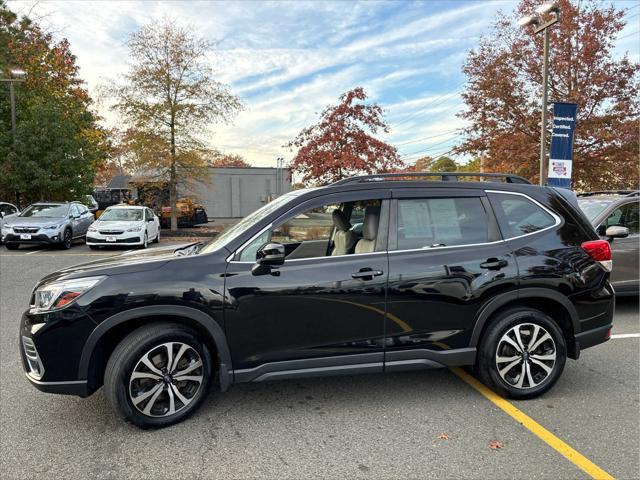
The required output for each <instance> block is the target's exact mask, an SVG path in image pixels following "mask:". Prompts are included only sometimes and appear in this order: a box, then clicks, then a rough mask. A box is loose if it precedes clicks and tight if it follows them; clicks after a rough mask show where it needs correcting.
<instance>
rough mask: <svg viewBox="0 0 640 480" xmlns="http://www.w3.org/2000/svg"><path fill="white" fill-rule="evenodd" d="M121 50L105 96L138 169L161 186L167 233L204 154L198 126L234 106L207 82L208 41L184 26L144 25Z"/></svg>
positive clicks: (222, 88) (222, 89)
mask: <svg viewBox="0 0 640 480" xmlns="http://www.w3.org/2000/svg"><path fill="white" fill-rule="evenodd" d="M128 46H129V58H130V62H129V71H128V72H127V73H126V74H125V75H124V81H123V82H122V83H121V84H115V85H114V86H112V87H108V88H107V93H108V94H110V95H111V96H112V97H113V98H115V105H114V107H113V108H114V109H115V111H117V112H119V113H120V114H121V116H122V119H123V120H124V123H125V124H126V126H127V127H128V128H129V132H130V134H131V136H132V138H133V141H132V142H131V143H130V145H131V146H132V148H133V149H134V153H135V157H136V158H137V160H138V167H142V168H145V169H146V170H147V171H150V172H153V173H154V175H155V176H156V177H157V178H158V179H161V180H163V181H166V182H167V185H168V187H169V198H170V205H171V229H172V230H175V229H177V227H178V222H177V208H176V202H177V198H178V185H179V184H181V185H184V184H186V183H188V182H189V181H191V180H194V179H197V178H198V177H202V175H203V174H204V172H206V168H207V159H208V158H209V157H210V155H211V153H212V149H211V148H210V147H209V145H208V141H207V139H206V135H205V134H206V127H207V126H208V125H210V124H211V123H213V122H220V121H221V122H227V121H229V120H230V119H231V118H232V117H233V116H234V115H235V114H236V113H237V112H238V111H239V110H241V108H242V103H241V101H240V99H239V98H238V97H236V96H235V95H233V94H232V93H231V92H230V91H229V89H228V87H227V86H226V85H224V84H222V83H220V82H218V81H216V80H215V79H214V76H213V71H212V69H211V67H210V65H209V62H208V55H209V54H210V53H211V51H212V48H213V44H212V43H211V42H210V41H209V40H207V39H204V38H200V37H198V36H197V35H196V34H194V33H193V32H192V30H191V29H190V28H187V27H182V26H179V25H177V24H176V23H174V22H172V21H170V20H168V19H164V20H162V21H156V22H152V23H150V24H149V25H147V26H144V27H142V28H141V29H140V30H139V31H138V32H136V33H134V34H133V35H132V36H131V37H130V39H129V43H128Z"/></svg>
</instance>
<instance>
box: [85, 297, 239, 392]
mask: <svg viewBox="0 0 640 480" xmlns="http://www.w3.org/2000/svg"><path fill="white" fill-rule="evenodd" d="M153 316H165V317H166V316H176V317H182V318H187V319H189V320H191V321H193V322H196V323H197V324H198V325H199V326H201V327H202V328H204V329H205V330H206V331H207V333H208V334H209V335H210V337H211V339H212V340H213V342H214V343H215V346H216V349H217V353H218V357H219V358H220V365H219V367H220V368H219V372H218V375H219V381H220V389H221V390H222V391H223V392H224V391H226V390H227V389H228V388H229V385H230V383H231V378H232V377H231V375H232V371H233V365H232V363H231V353H230V351H229V346H228V345H227V339H226V336H225V334H224V332H223V330H222V328H221V327H220V325H219V324H218V322H216V321H215V320H214V319H213V317H211V316H210V315H208V314H206V313H204V312H202V311H200V310H198V309H195V308H191V307H185V306H181V305H151V306H146V307H137V308H132V309H130V310H125V311H122V312H119V313H116V314H115V315H112V316H111V317H109V318H107V319H106V320H104V321H103V322H102V323H100V324H99V325H98V326H97V327H96V328H95V329H94V330H93V331H92V332H91V334H90V335H89V338H88V339H87V341H86V342H85V344H84V347H83V348H82V355H81V357H80V364H79V366H78V379H81V380H87V379H88V377H89V368H90V365H91V359H92V357H93V353H94V351H95V348H96V345H97V344H98V342H99V341H100V339H101V338H103V336H104V335H105V334H106V333H107V332H109V331H110V330H111V329H112V328H114V327H116V326H118V325H121V324H123V323H126V322H128V321H130V320H136V319H140V318H144V317H153Z"/></svg>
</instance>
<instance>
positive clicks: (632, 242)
mask: <svg viewBox="0 0 640 480" xmlns="http://www.w3.org/2000/svg"><path fill="white" fill-rule="evenodd" d="M578 204H579V205H580V208H582V210H583V211H584V213H585V215H586V216H587V218H588V219H589V221H591V223H592V224H593V226H594V228H595V229H596V232H598V235H599V236H600V238H602V239H604V240H608V241H609V243H610V244H611V253H612V256H613V263H614V265H615V269H614V270H613V272H611V284H612V285H613V288H614V289H615V291H616V295H619V296H629V295H638V294H639V293H640V272H639V267H640V214H639V213H638V210H639V207H640V192H638V190H613V191H611V190H609V191H602V192H589V193H582V194H580V195H578Z"/></svg>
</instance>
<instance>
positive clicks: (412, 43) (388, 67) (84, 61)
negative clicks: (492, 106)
mask: <svg viewBox="0 0 640 480" xmlns="http://www.w3.org/2000/svg"><path fill="white" fill-rule="evenodd" d="M614 3H615V4H616V6H618V7H620V8H628V9H631V10H630V11H629V13H628V15H627V16H628V17H629V23H628V25H627V26H626V28H625V30H623V31H622V32H621V33H620V35H619V38H620V40H619V41H618V42H617V44H616V54H622V53H623V52H624V51H629V53H630V55H631V57H632V58H633V59H634V60H636V61H638V60H639V59H640V53H639V51H640V33H638V31H639V29H640V17H639V16H638V15H636V14H637V13H640V8H637V7H638V5H639V3H638V1H637V0H634V1H624V0H623V1H616V2H614ZM515 5H516V4H515V2H512V1H506V0H504V1H501V0H495V1H426V2H408V1H407V2H403V1H393V2H391V1H390V2H376V1H363V2H347V1H338V2H320V1H316V2H303V1H292V2H258V1H242V2H241V1H236V2H222V1H217V2H201V1H179V2H177V1H173V2H169V1H164V2H158V1H127V2H122V1H115V0H112V1H101V2H91V1H49V2H40V3H35V2H33V1H26V2H20V1H15V0H13V1H11V2H10V7H11V8H13V9H14V10H15V11H19V12H27V11H29V9H31V8H33V16H35V17H40V18H41V22H42V23H43V24H44V25H45V26H46V27H47V28H49V29H51V30H53V31H55V32H56V35H58V36H59V37H62V36H64V37H67V38H68V39H69V41H70V42H71V48H72V51H73V52H74V53H75V54H76V55H77V57H78V63H79V65H80V67H81V76H82V77H83V78H84V79H85V80H86V81H87V85H88V88H89V90H90V92H95V89H96V87H97V86H98V85H99V84H100V83H105V82H108V81H109V79H113V78H117V76H118V74H119V73H121V72H123V71H124V70H125V69H126V64H125V60H126V55H127V51H126V47H125V42H126V39H127V37H128V35H129V34H130V33H132V32H133V31H135V30H136V29H137V28H139V27H140V26H141V25H144V24H145V23H146V22H148V21H149V19H151V18H160V17H162V16H164V15H168V16H170V17H175V18H177V19H178V20H179V21H181V22H183V23H185V24H189V25H192V26H193V28H194V29H195V30H197V31H198V32H199V33H200V34H201V35H203V36H206V37H208V38H211V39H214V40H217V41H219V44H218V50H217V51H216V53H215V55H213V56H212V62H213V63H214V66H215V69H216V72H217V74H218V77H219V79H220V80H221V81H223V82H225V83H229V84H230V85H231V87H232V90H233V91H234V92H235V93H236V94H238V95H240V96H241V97H242V98H243V100H244V101H245V103H246V109H245V111H244V112H242V113H241V114H240V115H239V116H238V117H237V118H236V119H235V121H234V122H233V124H232V125H214V126H212V128H211V143H212V145H213V146H214V147H216V148H218V149H219V150H221V151H224V152H229V153H239V154H242V155H243V156H245V157H246V158H247V159H248V160H249V161H250V163H252V164H254V165H256V166H273V165H275V159H276V157H278V156H284V157H285V159H286V160H289V159H291V157H292V154H291V153H290V152H289V151H288V150H286V149H284V148H282V147H281V146H282V145H283V144H284V143H286V142H287V141H288V140H290V139H292V138H293V137H294V136H295V135H296V134H297V133H298V132H299V131H300V129H301V128H303V127H305V126H307V125H309V124H311V123H312V122H314V121H315V120H316V119H317V118H318V112H320V111H321V110H322V108H323V107H324V106H326V105H328V104H333V103H336V101H337V97H338V96H339V95H340V94H341V93H342V92H344V91H346V90H348V89H350V88H352V87H354V86H357V85H361V86H363V87H364V88H365V89H366V90H367V92H368V94H369V95H370V98H371V100H372V101H375V102H378V103H379V104H380V105H381V106H382V107H383V108H384V110H385V113H386V119H387V120H388V122H389V124H390V126H391V127H392V131H391V133H390V134H389V135H384V138H385V140H387V141H389V142H390V143H392V144H394V145H397V146H398V149H399V151H400V153H401V155H402V156H403V159H404V160H405V161H406V162H407V163H412V162H413V161H415V159H417V158H419V157H420V156H423V155H432V156H435V155H438V154H442V153H444V152H446V151H447V150H449V149H450V148H451V147H452V145H454V144H455V143H456V142H457V141H459V136H458V133H457V132H456V129H459V128H460V127H462V126H463V122H462V121H461V120H460V119H458V118H457V117H456V115H455V114H456V113H457V112H459V111H460V110H461V109H462V106H463V105H462V101H461V97H460V92H461V90H462V88H463V86H464V81H465V77H464V76H463V75H462V73H461V66H462V64H463V62H464V60H465V58H466V55H467V52H468V51H469V50H470V49H471V48H473V47H474V46H476V45H477V43H478V40H479V38H480V36H481V35H483V34H487V33H488V32H489V31H490V27H491V24H492V23H493V21H494V20H495V18H496V14H497V12H498V11H499V10H502V11H504V12H510V11H511V10H512V9H513V8H514V6H515ZM98 108H99V112H100V113H101V114H102V115H103V116H104V117H105V119H106V120H105V121H106V123H107V124H117V122H118V119H117V117H115V116H114V114H112V113H110V112H109V111H108V108H107V105H99V106H98ZM407 142H409V143H407Z"/></svg>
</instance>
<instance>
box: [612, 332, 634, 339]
mask: <svg viewBox="0 0 640 480" xmlns="http://www.w3.org/2000/svg"><path fill="white" fill-rule="evenodd" d="M611 338H640V333H618V334H617V335H611Z"/></svg>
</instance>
